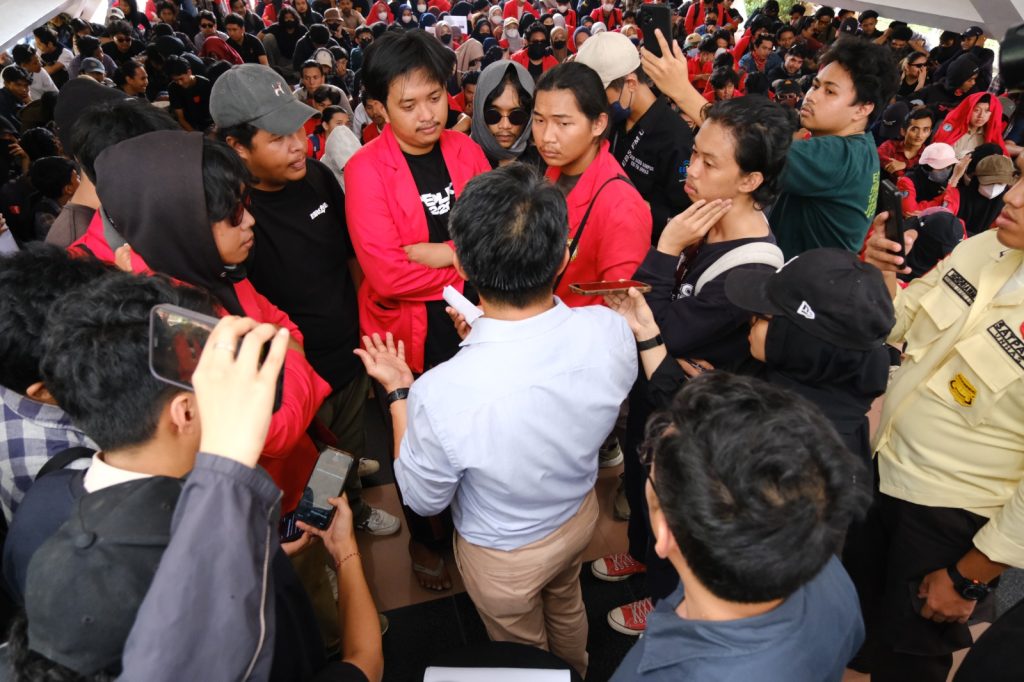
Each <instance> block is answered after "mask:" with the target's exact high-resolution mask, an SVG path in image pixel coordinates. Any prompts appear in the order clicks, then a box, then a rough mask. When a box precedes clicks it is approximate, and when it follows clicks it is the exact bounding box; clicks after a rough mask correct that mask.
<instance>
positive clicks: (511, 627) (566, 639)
mask: <svg viewBox="0 0 1024 682" xmlns="http://www.w3.org/2000/svg"><path fill="white" fill-rule="evenodd" d="M597 517H598V505H597V495H596V494H595V493H594V491H590V493H589V494H588V495H587V496H586V497H585V498H584V500H583V503H582V504H581V505H580V508H579V511H577V512H576V514H575V516H573V517H572V518H571V519H569V520H568V521H566V522H565V523H564V524H562V526H561V527H560V528H558V529H557V530H555V531H553V532H552V533H550V534H549V535H548V536H547V537H545V538H542V539H540V540H537V541H536V542H532V543H530V544H529V545H525V546H523V547H520V548H518V549H514V550H512V551H503V550H499V549H488V548H486V547H480V546H478V545H474V544H472V543H470V542H467V541H466V540H465V539H464V538H463V537H462V536H460V535H459V534H458V533H456V534H455V548H454V549H455V561H456V563H457V564H458V567H459V571H460V572H461V573H462V579H463V581H464V582H465V584H466V591H467V592H468V593H469V596H470V597H471V598H472V599H473V603H474V604H475V605H476V609H477V611H478V612H479V613H480V618H481V619H482V620H483V622H484V625H485V626H486V627H487V634H488V635H489V636H490V638H491V639H492V640H495V641H501V642H520V643H522V644H529V645H531V646H535V647H539V648H541V649H545V650H548V651H550V652H551V653H553V654H555V655H556V656H559V657H561V658H562V659H564V660H565V661H566V662H567V663H569V665H571V666H572V667H573V668H575V669H576V671H577V672H578V673H579V674H580V675H581V676H582V677H586V674H587V664H588V662H589V657H588V655H587V612H586V609H585V608H584V606H583V591H582V590H581V588H580V565H581V564H582V562H583V551H584V550H585V549H586V548H587V545H589V544H590V538H591V537H592V536H593V534H594V527H595V526H596V525H597Z"/></svg>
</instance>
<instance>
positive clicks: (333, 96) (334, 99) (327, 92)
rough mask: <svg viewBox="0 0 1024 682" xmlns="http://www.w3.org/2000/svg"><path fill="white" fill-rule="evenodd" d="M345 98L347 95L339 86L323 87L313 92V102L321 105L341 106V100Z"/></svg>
mask: <svg viewBox="0 0 1024 682" xmlns="http://www.w3.org/2000/svg"><path fill="white" fill-rule="evenodd" d="M344 96H345V93H344V92H343V91H342V89H341V88H339V87H338V86H337V85H321V86H320V87H319V88H317V89H316V90H314V91H313V101H314V102H319V103H323V102H330V103H331V104H332V105H334V104H341V98H342V97H344Z"/></svg>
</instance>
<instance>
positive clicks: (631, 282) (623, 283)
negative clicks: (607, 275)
mask: <svg viewBox="0 0 1024 682" xmlns="http://www.w3.org/2000/svg"><path fill="white" fill-rule="evenodd" d="M630 288H635V289H636V290H637V291H639V292H640V293H641V294H646V293H647V292H648V291H650V290H651V285H650V284H644V283H643V282H637V281H636V280H635V279H618V280H609V281H605V282H580V283H578V284H570V285H569V291H571V292H573V293H574V294H583V295H584V296H604V295H605V294H624V293H626V292H627V291H629V290H630Z"/></svg>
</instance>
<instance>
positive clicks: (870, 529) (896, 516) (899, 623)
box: [843, 488, 992, 682]
mask: <svg viewBox="0 0 1024 682" xmlns="http://www.w3.org/2000/svg"><path fill="white" fill-rule="evenodd" d="M986 522H987V519H985V518H984V517H982V516H978V515H977V514H972V513H971V512H968V511H965V510H963V509H952V508H948V507H925V506H922V505H918V504H913V503H911V502H906V501H904V500H899V499H896V498H894V497H890V496H888V495H884V494H882V493H880V492H878V491H877V488H876V492H875V500H874V504H873V505H872V507H871V510H870V511H869V512H868V517H867V518H866V519H865V521H864V522H863V523H859V524H855V525H854V526H851V528H850V531H849V533H848V534H847V539H846V545H845V547H844V549H843V564H844V565H845V566H846V570H847V572H849V574H850V577H851V578H852V579H853V582H854V584H855V585H856V586H857V593H858V595H859V597H860V601H861V611H862V613H863V615H864V624H865V626H866V628H867V639H866V641H865V643H864V648H863V649H862V650H861V654H860V656H859V658H860V659H861V660H862V661H863V662H864V663H865V664H866V665H867V667H868V668H869V669H870V671H871V682H907V681H909V680H912V681H913V682H933V681H934V682H944V681H945V679H946V678H947V676H948V675H949V670H950V667H951V666H952V664H953V652H954V651H957V650H958V649H964V648H967V647H969V646H971V643H972V638H971V633H970V630H969V629H968V627H967V625H965V624H960V623H935V622H933V621H931V620H926V619H925V618H922V617H921V616H920V614H919V611H920V606H921V604H920V600H918V599H917V590H918V586H919V585H920V584H921V580H922V579H923V578H924V576H926V575H928V574H929V573H931V572H933V571H936V570H939V569H942V568H945V567H947V566H951V565H953V564H955V563H956V562H957V561H958V560H959V559H960V557H962V556H963V555H964V554H966V553H967V552H968V550H970V549H971V547H972V539H973V537H974V534H975V533H977V532H978V530H979V529H980V528H981V527H982V526H983V525H985V523H986ZM991 602H992V597H991V595H990V596H989V597H987V598H986V599H984V600H982V601H981V602H979V604H978V607H977V608H976V610H975V613H976V614H977V613H978V608H987V607H988V606H989V604H990V603H991Z"/></svg>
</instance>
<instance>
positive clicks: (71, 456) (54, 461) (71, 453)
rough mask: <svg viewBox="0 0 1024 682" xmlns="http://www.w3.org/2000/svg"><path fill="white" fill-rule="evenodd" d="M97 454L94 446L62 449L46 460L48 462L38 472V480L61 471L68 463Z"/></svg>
mask: <svg viewBox="0 0 1024 682" xmlns="http://www.w3.org/2000/svg"><path fill="white" fill-rule="evenodd" d="M95 454H96V451H95V450H93V449H92V448H87V447H84V446H78V447H74V448H68V449H67V450H61V451H60V452H58V453H57V454H56V455H54V456H53V457H51V458H50V459H48V460H46V464H44V465H43V468H42V469H40V470H39V473H38V474H36V480H38V479H40V478H42V477H43V476H45V475H46V474H49V473H53V472H54V471H60V470H61V469H63V468H65V467H66V466H67V465H69V464H71V463H72V462H74V461H75V460H79V459H85V458H86V457H92V456H93V455H95Z"/></svg>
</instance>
